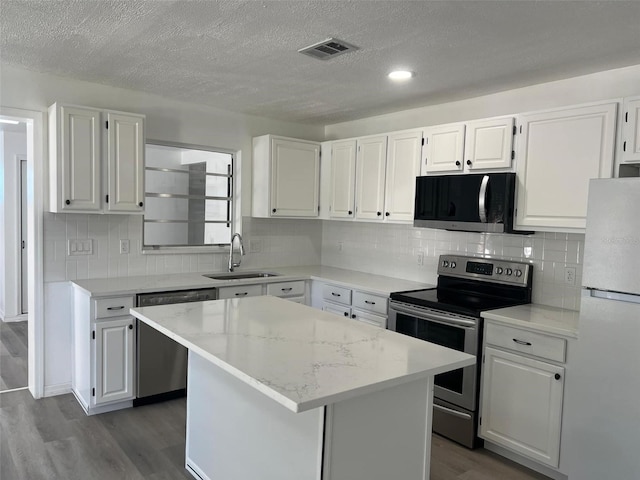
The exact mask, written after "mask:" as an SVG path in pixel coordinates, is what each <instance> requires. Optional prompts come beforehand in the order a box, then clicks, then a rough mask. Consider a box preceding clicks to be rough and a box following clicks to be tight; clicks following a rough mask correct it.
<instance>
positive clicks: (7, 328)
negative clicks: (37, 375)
mask: <svg viewBox="0 0 640 480" xmlns="http://www.w3.org/2000/svg"><path fill="white" fill-rule="evenodd" d="M27 345H28V343H27V322H7V323H5V322H2V321H0V391H2V390H10V389H12V388H20V387H26V386H27V382H28V369H27V351H28V350H27Z"/></svg>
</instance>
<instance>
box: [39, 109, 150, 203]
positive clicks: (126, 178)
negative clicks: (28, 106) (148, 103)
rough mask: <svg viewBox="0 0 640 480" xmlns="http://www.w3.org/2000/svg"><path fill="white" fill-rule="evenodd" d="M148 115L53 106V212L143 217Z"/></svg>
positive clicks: (51, 197)
mask: <svg viewBox="0 0 640 480" xmlns="http://www.w3.org/2000/svg"><path fill="white" fill-rule="evenodd" d="M144 143H145V134H144V116H143V115H137V114H130V113H123V112H111V111H103V110H98V109H94V108H90V107H81V106H75V105H60V104H53V105H52V106H51V107H49V162H50V165H49V169H50V171H49V174H50V200H49V210H50V211H52V212H77V213H142V212H143V209H144V204H143V202H144Z"/></svg>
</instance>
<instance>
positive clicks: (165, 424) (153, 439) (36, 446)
mask: <svg viewBox="0 0 640 480" xmlns="http://www.w3.org/2000/svg"><path fill="white" fill-rule="evenodd" d="M185 407H186V402H185V399H184V398H182V399H178V400H172V401H168V402H163V403H158V404H155V405H147V406H144V407H138V408H130V409H127V410H119V411H117V412H111V413H105V414H102V415H94V416H91V417H87V416H86V415H85V414H84V412H83V411H82V408H80V406H79V405H78V403H77V401H76V399H75V397H73V395H60V396H57V397H49V398H44V399H41V400H37V401H36V400H34V399H33V398H32V397H31V394H30V393H29V392H28V391H27V390H22V391H16V392H8V393H2V394H0V478H2V479H3V480H4V479H12V480H40V479H42V480H44V479H46V480H51V479H60V480H62V479H64V480H76V479H77V480H85V479H91V480H114V479H118V480H124V479H127V480H129V479H131V480H140V479H150V480H168V479H191V478H192V477H191V476H190V475H189V474H188V473H187V471H186V470H185V469H184V448H185V444H184V442H185V422H186V411H185V410H186V408H185ZM546 478H547V477H544V476H542V475H538V474H536V473H534V472H531V471H530V470H527V469H525V468H524V467H521V466H519V465H517V464H515V463H513V462H510V461H508V460H505V459H503V458H502V457H500V456H498V455H494V454H493V453H491V452H487V451H486V450H482V449H480V450H474V451H471V450H467V449H466V448H464V447H461V446H459V445H456V444H454V443H452V442H449V441H448V440H446V439H444V438H442V437H439V436H437V435H434V436H433V449H432V468H431V479H432V480H539V479H546ZM251 480H259V479H251ZM390 480H392V479H390ZM393 480H403V479H393Z"/></svg>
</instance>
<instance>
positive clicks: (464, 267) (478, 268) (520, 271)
mask: <svg viewBox="0 0 640 480" xmlns="http://www.w3.org/2000/svg"><path fill="white" fill-rule="evenodd" d="M531 268H532V267H531V265H529V264H528V263H523V262H512V261H509V260H500V259H495V258H480V257H466V256H462V255H440V260H439V263H438V275H448V276H450V277H460V278H473V279H475V280H486V281H488V282H499V283H508V284H510V285H522V286H526V285H528V283H529V278H530V276H531Z"/></svg>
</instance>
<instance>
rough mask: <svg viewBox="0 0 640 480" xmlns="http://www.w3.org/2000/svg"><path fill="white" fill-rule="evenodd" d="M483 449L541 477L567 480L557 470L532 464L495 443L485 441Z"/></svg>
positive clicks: (535, 463)
mask: <svg viewBox="0 0 640 480" xmlns="http://www.w3.org/2000/svg"><path fill="white" fill-rule="evenodd" d="M484 448H485V449H486V450H489V451H490V452H493V453H497V454H498V455H500V456H502V457H505V458H508V459H509V460H513V461H514V462H516V463H519V464H520V465H523V466H525V467H527V468H530V469H531V470H534V471H536V472H538V473H541V474H542V475H546V476H547V477H549V478H552V479H554V480H567V479H568V477H567V475H565V474H563V473H561V472H559V471H558V470H554V469H553V468H551V467H547V466H546V465H542V464H539V463H538V462H534V461H533V460H530V459H528V458H526V457H523V456H522V455H520V454H518V453H516V452H512V451H511V450H508V449H506V448H504V447H501V446H500V445H496V444H495V443H491V442H488V441H487V440H485V441H484Z"/></svg>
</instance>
